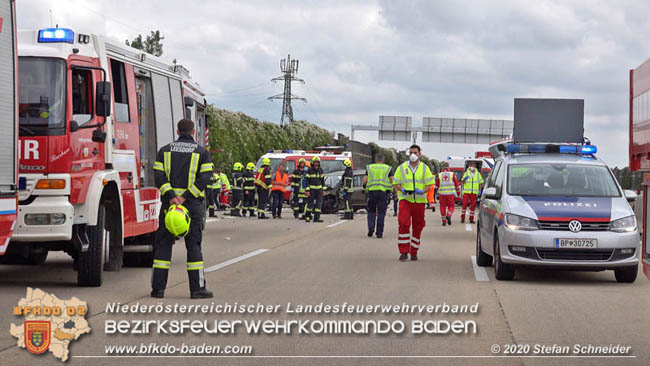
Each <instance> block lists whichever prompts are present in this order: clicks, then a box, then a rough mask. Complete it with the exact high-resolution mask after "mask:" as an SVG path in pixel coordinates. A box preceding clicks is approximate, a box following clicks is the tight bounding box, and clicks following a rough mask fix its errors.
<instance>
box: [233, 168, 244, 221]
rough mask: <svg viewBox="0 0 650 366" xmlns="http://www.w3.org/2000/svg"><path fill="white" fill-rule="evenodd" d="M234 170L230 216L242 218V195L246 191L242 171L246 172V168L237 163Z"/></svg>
mask: <svg viewBox="0 0 650 366" xmlns="http://www.w3.org/2000/svg"><path fill="white" fill-rule="evenodd" d="M232 170H233V172H232V207H231V209H230V215H231V216H237V217H241V209H242V193H243V190H244V175H243V173H242V170H244V166H243V165H242V163H240V162H237V163H235V164H234V165H233V167H232Z"/></svg>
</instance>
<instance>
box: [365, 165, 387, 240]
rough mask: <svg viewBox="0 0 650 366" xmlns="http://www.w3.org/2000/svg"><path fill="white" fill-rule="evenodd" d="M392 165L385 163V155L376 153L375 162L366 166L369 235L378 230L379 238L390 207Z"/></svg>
mask: <svg viewBox="0 0 650 366" xmlns="http://www.w3.org/2000/svg"><path fill="white" fill-rule="evenodd" d="M391 179H392V173H391V167H390V166H389V165H387V164H384V155H382V154H377V155H375V163H374V164H368V166H366V175H365V176H364V177H363V184H364V187H365V189H366V191H367V192H368V202H367V203H368V210H367V211H368V237H372V235H373V234H374V233H375V229H376V230H377V238H380V239H381V238H382V237H383V236H384V219H385V217H386V210H387V209H388V199H389V198H388V195H389V194H390V191H391V190H392V189H393V187H392V185H391Z"/></svg>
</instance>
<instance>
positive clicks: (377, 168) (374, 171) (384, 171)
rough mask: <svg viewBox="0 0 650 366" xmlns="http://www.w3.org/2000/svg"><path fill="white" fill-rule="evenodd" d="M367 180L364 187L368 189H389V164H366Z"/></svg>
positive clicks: (390, 187) (390, 186)
mask: <svg viewBox="0 0 650 366" xmlns="http://www.w3.org/2000/svg"><path fill="white" fill-rule="evenodd" d="M366 172H367V173H368V181H367V183H366V189H367V190H368V191H390V190H391V189H392V185H391V183H390V166H389V165H386V164H369V165H368V166H366Z"/></svg>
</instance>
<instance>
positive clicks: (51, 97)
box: [18, 57, 66, 135]
mask: <svg viewBox="0 0 650 366" xmlns="http://www.w3.org/2000/svg"><path fill="white" fill-rule="evenodd" d="M18 70H19V75H18V77H19V83H20V85H19V88H18V89H19V97H18V99H19V100H18V102H19V107H18V116H19V122H20V127H21V134H23V133H29V134H32V135H37V134H38V135H40V134H49V132H48V129H51V128H63V127H65V105H66V64H65V61H63V60H60V59H55V58H39V57H21V58H19V61H18ZM43 128H45V129H43Z"/></svg>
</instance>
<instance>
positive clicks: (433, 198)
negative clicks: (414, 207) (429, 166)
mask: <svg viewBox="0 0 650 366" xmlns="http://www.w3.org/2000/svg"><path fill="white" fill-rule="evenodd" d="M433 191H434V189H433V186H431V188H429V191H428V192H427V201H429V203H430V204H434V203H436V196H435V195H434V194H433Z"/></svg>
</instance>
